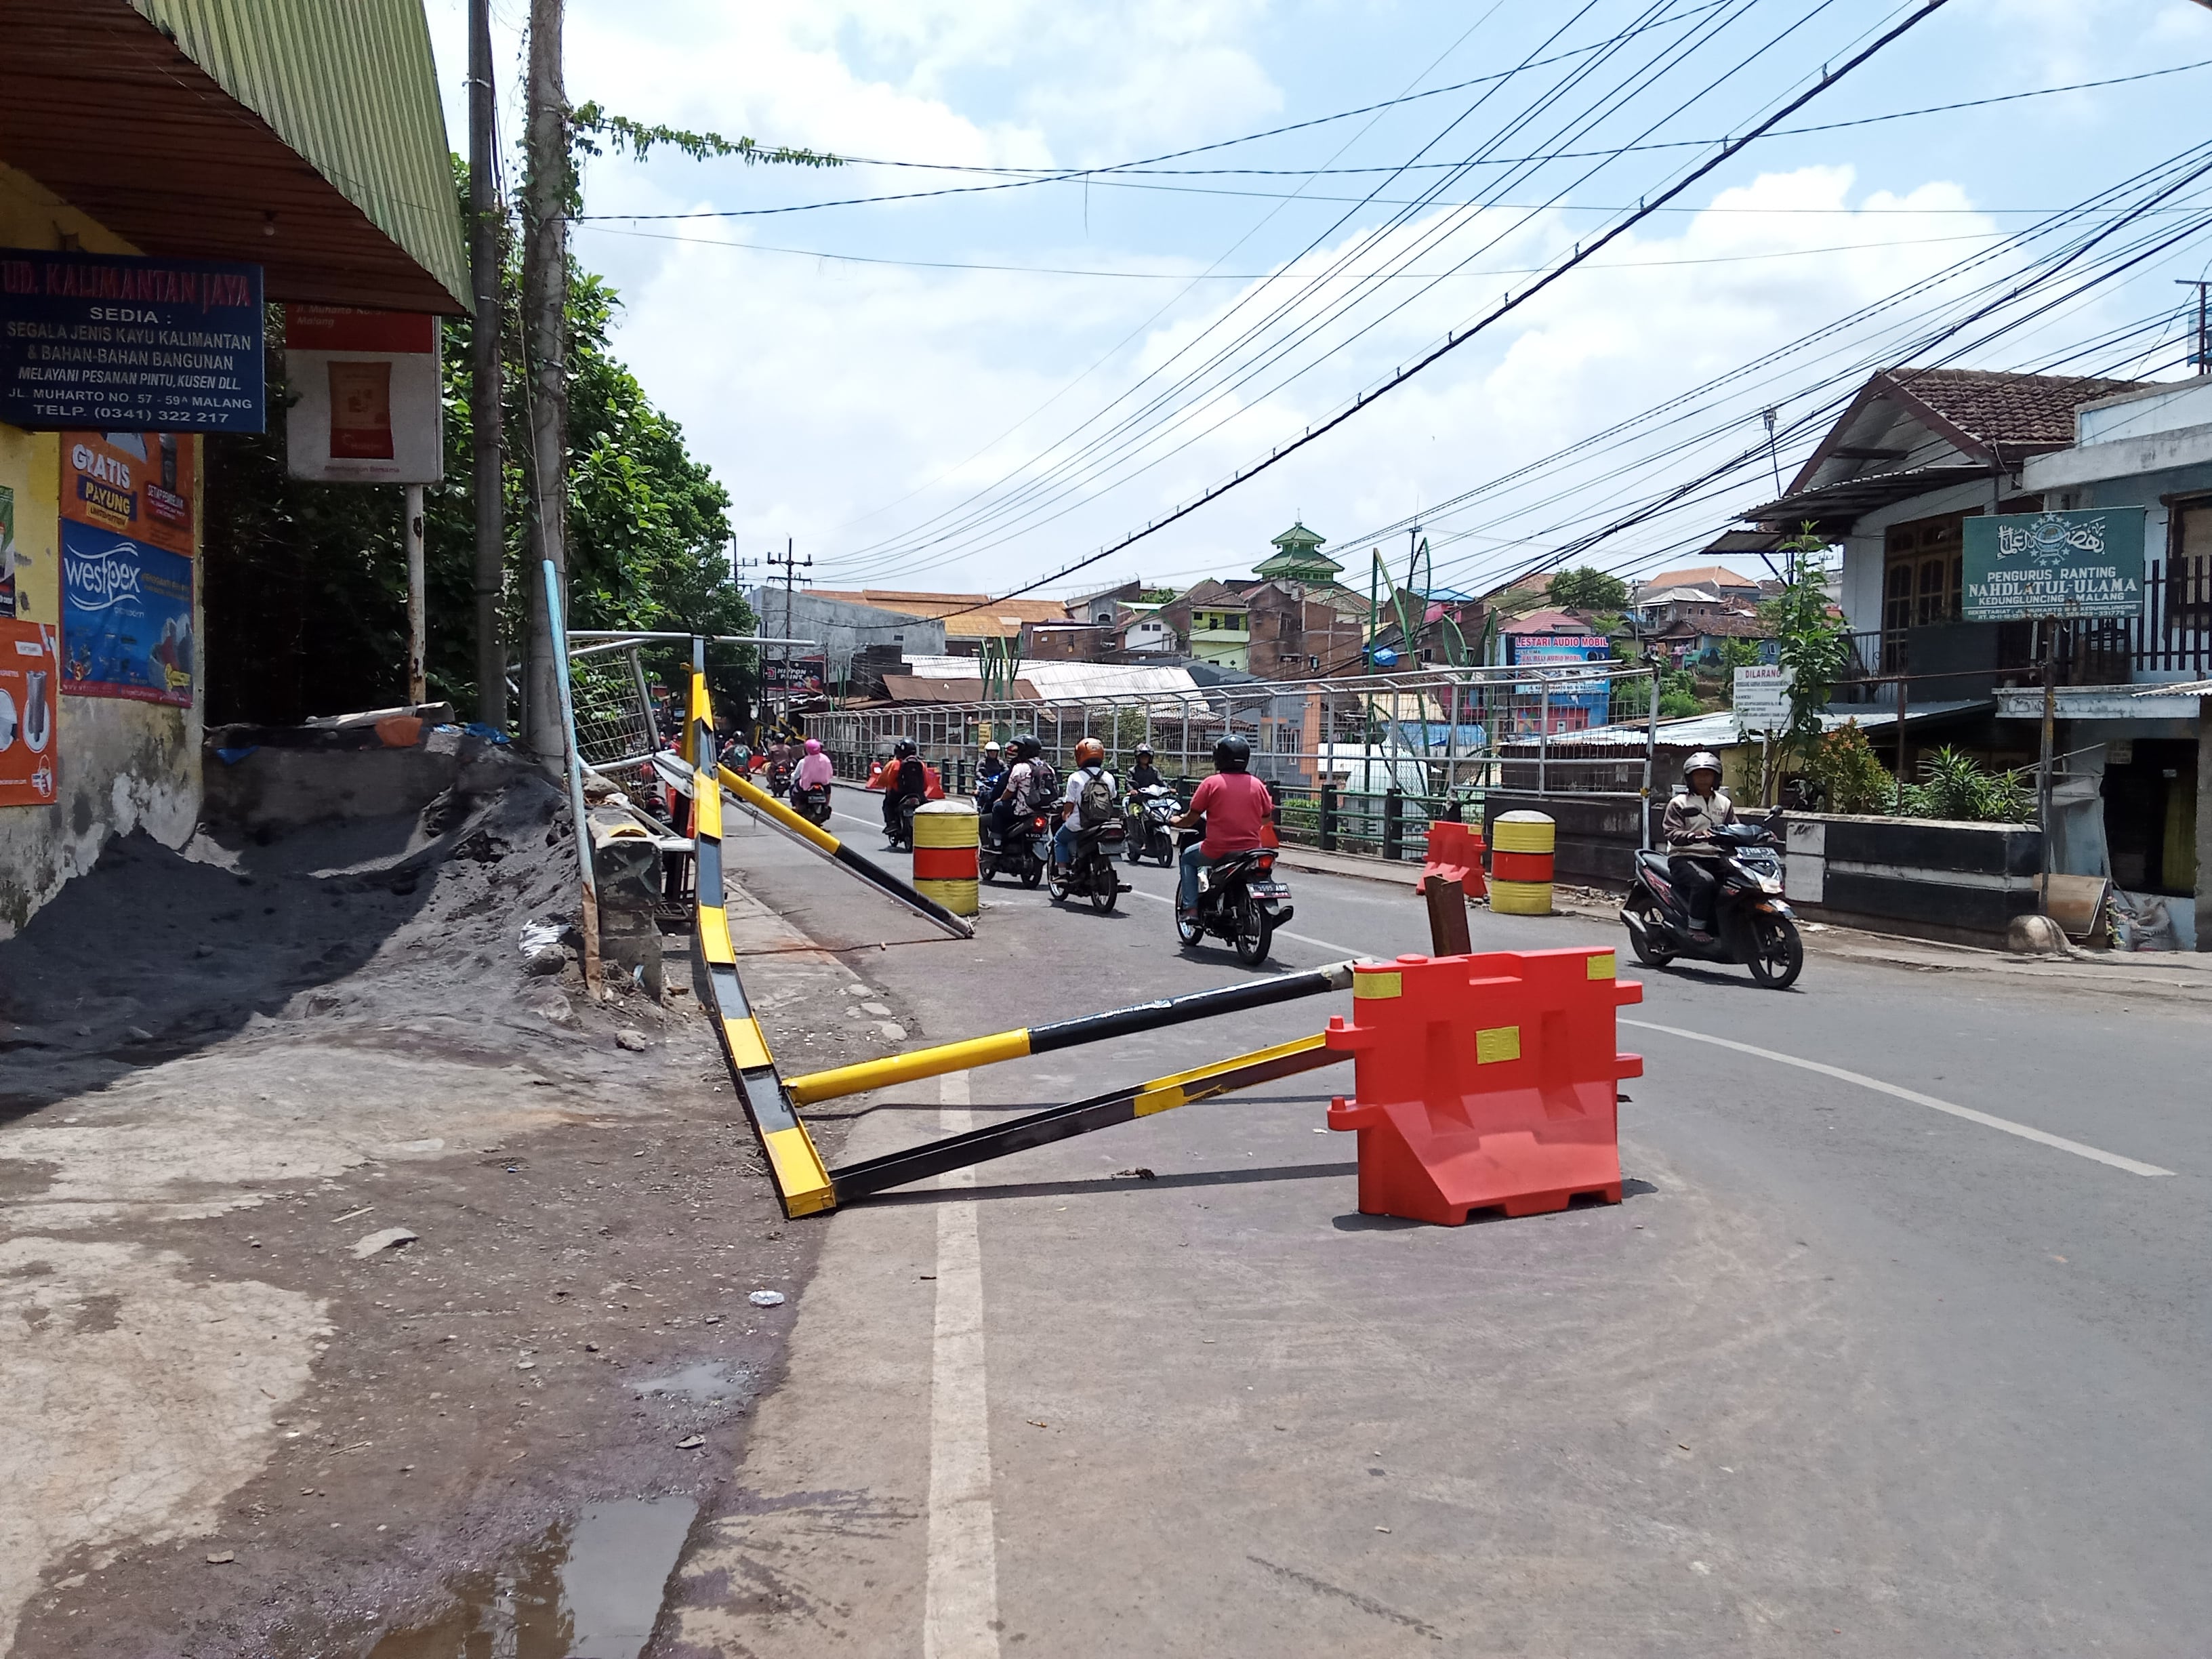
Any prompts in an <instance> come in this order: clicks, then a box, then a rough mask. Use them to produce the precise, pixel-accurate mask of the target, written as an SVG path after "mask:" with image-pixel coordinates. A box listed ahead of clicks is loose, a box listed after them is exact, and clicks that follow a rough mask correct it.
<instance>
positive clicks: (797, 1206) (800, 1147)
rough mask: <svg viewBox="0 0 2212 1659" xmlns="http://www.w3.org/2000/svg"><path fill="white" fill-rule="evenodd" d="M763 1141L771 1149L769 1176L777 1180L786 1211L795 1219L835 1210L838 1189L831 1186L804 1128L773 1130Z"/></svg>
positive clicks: (826, 1172)
mask: <svg viewBox="0 0 2212 1659" xmlns="http://www.w3.org/2000/svg"><path fill="white" fill-rule="evenodd" d="M762 1139H763V1141H764V1142H765V1143H766V1145H767V1147H768V1161H769V1172H770V1173H771V1174H772V1175H773V1176H775V1189H776V1191H777V1192H779V1193H781V1194H782V1195H783V1204H784V1208H785V1209H786V1210H787V1211H788V1212H790V1213H791V1214H793V1215H815V1214H818V1213H819V1212H822V1211H823V1210H827V1209H832V1208H834V1207H836V1203H837V1193H836V1188H833V1187H831V1186H830V1184H829V1171H828V1170H825V1169H823V1167H822V1155H821V1153H819V1152H816V1151H815V1150H814V1139H813V1137H812V1136H811V1135H809V1134H808V1133H806V1130H805V1127H799V1128H795V1129H771V1130H770V1131H769V1133H767V1134H766V1135H764V1136H763V1137H762Z"/></svg>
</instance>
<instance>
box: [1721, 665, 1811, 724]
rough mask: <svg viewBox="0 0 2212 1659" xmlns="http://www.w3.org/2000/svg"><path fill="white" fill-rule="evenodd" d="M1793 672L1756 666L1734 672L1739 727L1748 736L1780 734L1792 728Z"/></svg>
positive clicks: (1790, 669) (1789, 669) (1794, 671)
mask: <svg viewBox="0 0 2212 1659" xmlns="http://www.w3.org/2000/svg"><path fill="white" fill-rule="evenodd" d="M1796 678H1797V671H1796V669H1794V668H1782V667H1778V666H1775V665H1771V664H1767V663H1754V664H1753V665H1751V666H1750V667H1748V668H1739V669H1737V670H1736V671H1735V719H1736V724H1737V725H1738V726H1741V727H1742V728H1743V729H1744V730H1745V731H1747V732H1779V731H1781V730H1782V728H1783V727H1784V726H1787V725H1789V724H1790V682H1792V681H1793V680H1795V679H1796Z"/></svg>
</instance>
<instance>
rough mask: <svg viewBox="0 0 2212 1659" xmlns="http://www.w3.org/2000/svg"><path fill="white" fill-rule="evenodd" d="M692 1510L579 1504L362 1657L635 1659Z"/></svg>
mask: <svg viewBox="0 0 2212 1659" xmlns="http://www.w3.org/2000/svg"><path fill="white" fill-rule="evenodd" d="M697 1509H698V1505H697V1504H695V1503H693V1501H692V1500H691V1499H690V1498H618V1499H617V1500H615V1501H613V1502H611V1503H605V1504H586V1506H585V1508H584V1510H583V1512H582V1513H581V1514H580V1515H579V1516H577V1517H576V1518H575V1519H574V1521H564V1522H562V1523H561V1524H560V1525H558V1526H556V1527H555V1528H552V1529H551V1530H550V1531H549V1532H547V1533H546V1534H545V1535H544V1537H542V1538H541V1539H539V1540H538V1542H537V1543H536V1544H534V1545H532V1547H530V1549H528V1550H527V1551H526V1552H525V1553H523V1554H522V1555H521V1556H520V1558H519V1559H516V1560H514V1561H512V1562H507V1563H502V1564H501V1565H500V1566H499V1567H498V1568H496V1569H495V1570H494V1571H490V1572H479V1573H470V1574H468V1575H466V1576H465V1577H462V1578H459V1579H457V1580H456V1581H454V1583H453V1585H452V1586H451V1589H452V1590H453V1596H454V1601H453V1607H451V1608H449V1609H448V1610H447V1612H446V1613H444V1614H443V1615H441V1617H440V1618H439V1619H437V1620H435V1621H434V1622H433V1623H431V1624H428V1625H423V1626H417V1627H416V1628H415V1629H413V1630H405V1631H394V1632H392V1633H391V1634H390V1635H389V1636H386V1638H384V1639H383V1640H381V1641H380V1642H379V1643H378V1644H376V1646H375V1647H374V1648H373V1649H372V1650H370V1654H369V1659H637V1656H638V1655H639V1653H641V1651H642V1650H644V1647H645V1644H646V1641H647V1638H649V1637H651V1636H652V1634H653V1622H654V1620H657V1619H659V1616H660V1603H661V1599H662V1595H663V1594H664V1592H665V1590H666V1589H667V1585H668V1575H669V1574H670V1572H671V1571H674V1569H675V1566H676V1556H677V1552H678V1551H679V1550H680V1549H682V1548H683V1547H684V1534H686V1533H687V1532H689V1531H690V1527H691V1517H692V1516H693V1515H694V1514H695V1513H696V1511H697Z"/></svg>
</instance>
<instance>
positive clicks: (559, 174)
mask: <svg viewBox="0 0 2212 1659" xmlns="http://www.w3.org/2000/svg"><path fill="white" fill-rule="evenodd" d="M561 11H562V0H530V76H529V104H530V116H529V124H528V127H527V130H526V134H525V137H524V148H525V151H526V155H527V158H528V161H529V172H528V176H527V178H526V179H525V181H524V184H523V192H522V313H523V315H522V331H523V355H524V361H525V367H526V371H527V374H528V380H529V384H528V398H529V406H530V550H531V563H532V565H534V566H535V565H542V564H544V563H548V562H550V564H551V565H552V567H553V573H554V576H555V578H556V581H557V583H558V585H559V588H560V592H561V595H562V610H563V611H566V609H567V604H566V601H567V598H568V376H567V370H568V362H567V357H568V350H567V343H566V341H565V339H564V338H563V330H562V322H563V319H564V317H565V315H566V313H567V312H568V197H569V194H570V192H571V191H572V189H573V188H574V177H573V174H572V172H571V165H572V163H571V158H570V155H569V151H568V93H567V91H566V89H565V88H563V87H562V80H561V21H562V19H561ZM528 586H529V587H530V639H529V641H528V644H527V646H526V648H525V651H524V653H523V672H522V716H523V741H524V742H525V743H526V744H528V745H529V746H530V747H531V748H532V750H535V751H536V752H537V754H538V759H539V760H540V761H541V762H542V763H546V764H549V765H557V764H559V763H560V761H561V757H562V752H563V749H564V745H565V744H566V742H567V733H566V732H564V731H563V729H562V720H561V701H560V685H559V683H558V680H557V678H556V665H555V653H557V652H562V651H564V650H566V649H567V647H568V641H565V640H556V639H555V638H554V637H553V635H552V618H551V613H550V611H549V609H548V607H547V605H546V600H545V595H544V593H543V592H540V591H539V589H540V588H541V587H542V586H543V584H542V583H531V584H529V585H528ZM578 828H579V831H580V829H581V826H578Z"/></svg>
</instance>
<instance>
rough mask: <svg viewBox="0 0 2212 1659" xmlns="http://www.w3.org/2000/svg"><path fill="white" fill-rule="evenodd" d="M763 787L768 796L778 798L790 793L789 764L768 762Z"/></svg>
mask: <svg viewBox="0 0 2212 1659" xmlns="http://www.w3.org/2000/svg"><path fill="white" fill-rule="evenodd" d="M765 787H766V788H767V790H768V792H769V794H771V795H775V796H778V797H781V796H784V795H787V794H789V793H791V764H790V763H789V762H787V761H770V762H769V763H768V782H767V784H766V785H765Z"/></svg>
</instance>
